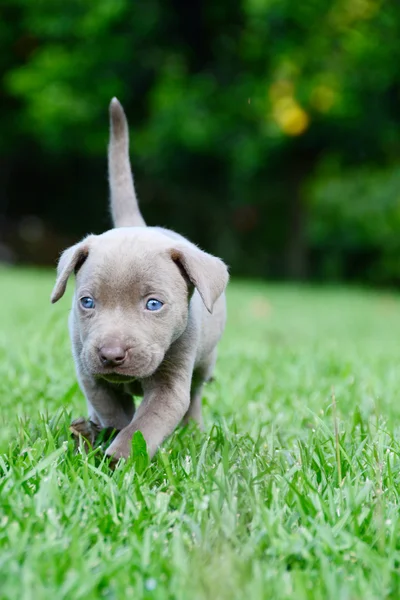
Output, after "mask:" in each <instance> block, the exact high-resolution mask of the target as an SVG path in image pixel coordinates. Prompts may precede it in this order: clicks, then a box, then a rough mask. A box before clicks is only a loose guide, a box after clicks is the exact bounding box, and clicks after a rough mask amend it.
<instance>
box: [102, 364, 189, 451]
mask: <svg viewBox="0 0 400 600" xmlns="http://www.w3.org/2000/svg"><path fill="white" fill-rule="evenodd" d="M190 379H191V375H189V374H188V373H185V374H183V375H182V374H180V375H179V374H178V375H176V376H175V377H174V378H173V379H172V380H166V379H165V377H163V376H154V377H152V378H151V380H148V381H146V382H143V392H144V395H143V401H142V403H141V405H140V406H139V408H138V410H137V412H136V414H135V416H134V418H133V419H132V422H131V423H130V424H129V425H128V426H127V427H125V429H123V430H122V431H120V433H119V434H118V435H117V437H116V438H115V440H114V441H113V443H112V444H111V445H110V446H109V448H108V449H107V454H108V455H109V456H113V457H114V459H119V458H127V457H128V456H129V454H130V451H131V441H132V436H133V434H134V433H135V432H136V431H140V432H141V433H142V434H143V437H144V439H145V440H146V443H147V451H148V453H149V455H150V457H152V456H153V455H154V454H155V452H156V450H157V448H158V447H159V446H160V444H161V443H162V442H163V441H164V440H165V439H166V438H167V437H168V436H169V435H170V434H171V433H172V432H173V431H174V430H175V429H176V427H177V426H178V424H179V422H180V421H181V419H182V418H183V416H184V415H185V413H186V412H187V410H188V408H189V404H190Z"/></svg>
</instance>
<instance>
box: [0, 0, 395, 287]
mask: <svg viewBox="0 0 400 600" xmlns="http://www.w3.org/2000/svg"><path fill="white" fill-rule="evenodd" d="M2 10H3V12H4V14H5V17H6V19H3V20H2V23H1V24H0V33H1V34H2V35H0V55H1V58H0V68H1V70H2V72H3V77H2V80H3V84H4V96H3V99H2V102H3V104H4V110H2V112H1V115H0V119H1V127H2V132H3V135H2V139H1V141H0V151H1V152H2V153H3V155H6V156H8V157H9V156H10V154H11V156H14V155H15V156H16V157H17V158H16V159H15V161H16V164H18V165H20V162H19V161H18V160H17V159H18V157H21V156H22V157H24V158H23V160H24V161H26V163H27V165H29V168H30V169H32V155H31V154H30V153H29V156H27V149H26V144H27V143H28V142H29V144H33V147H34V148H39V150H40V153H39V154H38V155H37V156H36V157H35V158H34V160H35V163H34V167H35V171H36V172H37V173H38V183H37V185H40V184H41V182H42V181H43V180H44V179H45V178H46V174H47V171H48V168H49V167H48V165H49V163H50V164H51V166H53V161H54V160H55V157H57V155H60V154H61V155H62V156H63V158H62V161H63V163H62V164H63V165H64V166H63V167H62V168H61V169H60V166H59V164H60V163H58V165H57V166H58V168H59V169H60V171H59V172H58V174H57V180H60V179H61V180H62V181H63V183H64V185H63V186H61V187H62V188H63V190H64V193H65V195H66V198H68V199H70V201H71V202H72V204H71V209H73V208H74V207H75V210H78V209H79V210H80V213H81V215H82V220H83V223H84V224H85V226H86V219H85V214H89V213H93V212H95V210H94V209H96V212H99V208H98V207H99V204H98V202H97V200H96V199H95V198H96V196H98V194H99V193H101V192H100V189H102V188H100V187H99V184H95V183H93V181H94V180H96V181H101V182H102V181H103V179H104V163H100V162H97V161H99V159H98V158H97V157H101V158H102V159H103V160H104V156H105V148H106V142H107V121H106V119H107V115H106V107H107V105H108V102H109V100H110V98H111V97H112V96H113V95H117V96H118V97H120V99H121V100H122V102H123V103H124V105H125V106H126V109H127V112H128V115H129V118H130V123H131V127H132V154H133V158H134V170H135V173H136V174H137V181H138V185H139V191H140V189H143V190H144V192H143V198H144V200H145V201H146V200H147V201H148V206H147V208H146V207H144V212H145V214H146V216H147V217H148V219H149V221H150V222H152V223H153V222H154V223H155V222H160V219H161V221H162V222H163V224H167V225H171V226H173V227H177V226H179V225H182V227H181V230H183V231H186V232H187V233H188V234H191V235H192V237H193V238H194V239H195V240H196V241H198V242H200V243H201V244H203V245H204V246H207V248H209V249H210V250H212V251H214V252H218V253H220V254H222V255H223V256H224V257H225V258H226V259H227V260H228V262H230V263H231V264H232V266H233V267H234V268H236V270H237V271H240V272H246V271H247V272H255V273H258V274H262V275H282V274H284V275H292V276H301V275H305V274H307V265H306V262H307V255H308V253H307V251H308V250H311V251H312V252H313V251H316V250H318V252H319V257H320V258H321V257H322V263H323V265H324V264H325V259H327V260H328V262H329V261H330V262H335V261H336V262H337V259H336V257H335V256H334V253H333V251H332V249H331V247H330V244H329V242H328V240H324V239H322V237H319V239H318V244H315V240H314V238H313V237H310V236H309V235H308V232H309V230H310V228H309V227H308V226H307V219H308V217H310V223H311V224H312V223H313V222H314V221H315V220H318V218H319V217H318V211H317V213H315V214H314V212H313V211H314V206H315V204H314V202H313V198H312V196H310V194H309V190H310V189H311V188H312V187H313V183H314V178H315V176H316V175H315V174H316V173H317V174H319V173H321V172H322V170H323V169H322V167H323V165H324V164H326V163H327V162H328V163H329V162H331V161H334V162H335V164H336V165H337V167H338V169H337V172H336V173H335V177H336V178H337V181H338V185H339V186H341V187H342V186H343V187H345V188H346V192H345V195H346V194H348V196H346V197H348V203H349V204H358V205H359V206H360V211H359V214H360V215H361V214H362V213H363V212H364V213H365V215H366V217H365V218H366V219H367V218H368V217H369V215H370V210H369V209H368V207H367V206H365V207H364V205H363V198H364V197H365V198H366V196H363V198H359V197H358V195H357V194H358V187H357V185H349V184H348V182H349V181H351V180H352V179H353V178H355V179H357V180H358V181H360V182H361V178H362V179H363V181H362V183H360V185H361V186H362V187H363V188H365V187H366V186H369V185H371V186H372V188H374V182H373V181H372V180H371V178H370V177H369V176H368V171H369V169H372V170H374V171H376V170H379V172H380V173H381V177H382V179H383V180H384V179H385V177H386V176H385V173H387V174H388V175H389V176H390V173H392V172H393V171H394V170H395V169H396V168H397V165H398V157H399V153H400V142H399V140H400V125H399V123H400V109H399V107H400V103H399V98H400V79H399V70H398V64H399V63H400V45H399V43H398V40H399V37H400V25H399V24H400V5H399V3H397V2H379V1H378V0H329V1H328V2H326V1H325V0H313V1H310V0H309V1H307V2H297V3H296V2H292V1H289V0H279V1H278V0H274V1H270V0H241V1H240V2H238V3H235V6H234V7H232V4H231V3H228V2H226V0H218V2H216V3H215V2H214V3H210V2H206V3H200V2H197V1H196V2H195V3H193V4H191V5H190V6H189V5H187V4H186V3H184V2H183V1H182V0H168V1H166V2H165V1H164V2H161V1H160V0H148V1H146V2H139V3H132V2H129V0H115V1H113V2H109V1H108V0H98V1H97V2H94V3H93V2H89V1H87V0H79V1H78V0H71V2H68V3H63V4H61V3H60V2H54V1H53V0H42V1H41V2H39V3H37V2H36V3H35V2H28V1H27V0H5V1H4V2H3V8H2ZM42 153H43V154H42ZM77 157H79V161H80V162H79V164H80V165H82V167H81V168H80V169H79V172H77V169H76V166H75V163H74V162H73V161H74V160H76V158H77ZM70 161H71V162H70ZM93 164H95V165H96V170H95V175H96V176H95V177H93V176H88V181H86V179H85V177H84V175H83V173H84V172H85V167H86V169H88V168H89V166H92V165H93ZM26 168H28V167H26ZM11 171H12V169H11ZM93 173H94V172H93ZM10 177H11V175H10ZM71 181H72V183H71ZM317 183H318V188H319V189H320V192H318V193H319V195H320V196H321V197H322V196H323V197H327V196H329V195H330V194H331V190H332V182H331V176H330V175H329V176H327V179H326V180H324V179H321V178H319V179H318V182H317ZM10 185H11V184H10ZM15 185H16V184H15ZM42 185H43V184H42ZM322 188H325V189H322ZM372 188H371V190H370V192H369V193H368V194H367V196H368V197H370V198H372V197H374V200H373V201H374V202H375V203H376V208H375V209H374V210H375V211H376V212H378V211H380V210H381V209H382V212H385V210H386V206H389V205H391V206H392V205H394V203H395V202H396V201H397V200H396V198H397V195H396V192H395V191H393V188H391V187H390V186H385V190H386V194H387V195H385V197H384V200H383V202H382V206H381V205H380V204H379V207H378V203H379V202H380V198H381V197H382V194H374V192H373V190H372ZM374 189H375V188H374ZM79 190H82V191H79ZM14 193H15V196H16V199H17V200H16V201H14V204H17V203H18V198H19V197H20V195H21V191H20V190H19V189H18V190H17V189H16V191H15V192H14ZM103 194H104V197H105V190H104V191H103ZM87 198H89V200H87ZM188 198H191V200H192V201H191V202H190V203H189V202H188V200H187V199H188ZM83 199H85V202H84V201H83ZM92 199H93V200H92ZM10 202H12V200H10ZM37 202H39V203H41V204H40V207H39V209H38V208H36V210H39V212H40V213H41V214H43V215H44V217H45V218H49V219H50V220H51V219H53V221H54V217H53V216H52V209H51V207H52V204H53V194H52V190H51V186H50V189H49V190H46V191H45V193H43V194H42V195H41V199H40V200H37ZM365 202H369V200H365ZM165 206H168V207H169V210H167V209H166V208H165ZM32 209H33V210H35V207H34V206H33V207H32ZM183 213H184V216H182V214H183ZM338 213H339V214H340V215H343V219H342V220H341V221H340V228H341V229H342V230H343V231H345V237H349V238H352V239H353V240H355V239H356V238H357V239H358V246H357V252H358V253H361V254H364V255H367V254H368V255H369V256H370V258H369V260H368V264H367V265H366V268H365V269H363V270H362V274H363V276H364V277H366V278H368V277H372V279H374V280H377V279H378V280H380V281H386V282H391V281H393V280H397V279H398V278H399V277H400V267H399V265H398V264H397V261H395V260H392V259H391V258H390V259H387V258H386V257H387V256H389V255H392V250H391V249H387V248H386V244H388V245H389V246H390V240H389V239H388V238H387V236H380V237H379V236H378V237H379V240H378V239H372V238H371V237H368V236H364V237H362V236H361V237H360V236H358V233H357V232H354V231H353V230H352V225H351V222H350V220H349V219H348V218H347V217H346V216H345V213H346V208H343V210H342V208H340V209H339V211H338ZM201 214H203V217H202V216H201ZM204 214H206V215H208V217H209V218H208V221H207V223H204V220H205V217H204ZM390 215H391V211H390V210H388V212H387V213H386V217H385V218H386V219H387V220H388V219H390ZM210 221H212V223H210ZM100 223H103V221H100V218H99V220H98V221H96V222H94V224H93V226H94V227H95V226H96V225H98V226H99V228H100ZM69 227H71V226H69ZM362 227H363V228H371V227H372V224H371V223H364V224H363V225H362ZM75 229H76V230H77V229H78V228H77V227H76V228H75ZM393 229H395V230H396V232H399V227H398V224H397V221H396V227H394V225H393ZM68 233H76V231H71V232H70V231H68ZM338 251H339V249H338ZM340 251H341V252H342V256H341V263H343V264H345V263H346V262H347V261H348V260H350V261H351V260H352V255H351V254H348V253H347V252H345V245H341V246H340ZM382 257H384V258H382ZM354 268H356V269H357V265H355V267H354ZM326 270H327V269H326V268H325V266H322V267H321V271H322V273H324V274H325V275H326V274H327V273H326ZM328 270H329V269H328ZM337 271H340V268H338V269H337ZM341 271H342V273H345V271H346V270H345V269H343V268H342V269H341ZM378 272H379V274H377V273H378ZM371 273H372V275H371ZM308 274H311V275H313V274H315V273H314V272H313V270H312V265H311V266H310V267H309V269H308Z"/></svg>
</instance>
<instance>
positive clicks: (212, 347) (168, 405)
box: [51, 98, 228, 460]
mask: <svg viewBox="0 0 400 600" xmlns="http://www.w3.org/2000/svg"><path fill="white" fill-rule="evenodd" d="M108 169H109V182H110V195H111V213H112V218H113V223H114V227H115V228H114V229H111V230H110V231H107V232H106V233H103V234H101V235H89V236H88V237H86V238H85V239H83V240H82V241H81V242H79V243H78V244H76V245H75V246H72V247H71V248H68V249H67V250H65V251H64V252H63V254H62V255H61V258H60V261H59V264H58V268H57V280H56V283H55V286H54V289H53V292H52V296H51V301H52V302H57V301H58V300H59V299H60V298H61V297H62V296H63V294H64V292H65V289H66V286H67V281H68V278H69V277H70V275H71V274H72V273H73V272H74V273H75V275H76V288H75V293H74V298H73V303H72V310H71V313H70V318H69V330H70V336H71V341H72V353H73V357H74V361H75V365H76V372H77V377H78V381H79V385H80V387H81V389H82V392H83V393H84V395H85V397H86V400H87V406H88V412H89V419H90V421H92V423H93V424H94V426H95V428H96V429H97V430H101V429H108V428H114V429H115V430H117V431H118V432H119V433H118V434H117V436H116V437H115V439H114V441H113V442H112V443H111V445H110V446H109V447H108V449H107V454H108V455H110V456H112V457H114V460H118V459H119V458H121V457H124V458H126V457H128V456H129V454H130V450H131V440H132V436H133V434H134V433H135V432H136V431H141V433H142V434H143V436H144V439H145V440H146V443H147V449H148V452H149V455H150V456H153V455H154V453H155V452H156V450H157V448H158V447H159V445H160V444H161V443H162V442H163V440H165V438H166V437H167V436H169V435H170V434H171V433H172V432H173V431H174V429H175V428H176V427H177V425H178V424H179V423H180V421H181V420H182V419H184V421H187V420H188V419H189V418H193V419H194V420H195V421H197V423H198V424H199V425H200V426H201V425H202V414H201V396H202V387H203V384H204V383H205V382H206V381H207V380H208V379H209V378H210V377H211V375H212V372H213V369H214V364H215V359H216V346H217V343H218V341H219V339H220V337H221V335H222V332H223V330H224V326H225V318H226V308H225V296H224V290H225V288H226V285H227V283H228V270H227V267H226V266H225V264H224V263H223V262H222V261H221V260H220V259H219V258H216V257H215V256H211V255H210V254H207V253H206V252H203V251H202V250H200V249H199V248H197V247H196V246H195V245H194V244H192V243H190V242H189V241H187V240H186V239H185V238H183V237H182V236H180V235H179V234H177V233H174V232H173V231H169V230H167V229H162V228H158V227H146V224H145V222H144V220H143V217H142V215H141V213H140V210H139V206H138V202H137V198H136V194H135V189H134V184H133V178H132V173H131V167H130V161H129V133H128V123H127V120H126V117H125V113H124V111H123V108H122V106H121V104H120V103H119V102H118V100H117V99H116V98H113V100H112V101H111V104H110V143H109V150H108ZM135 395H143V400H142V402H141V404H140V406H139V408H138V410H137V411H136V412H135V405H134V400H133V396H135Z"/></svg>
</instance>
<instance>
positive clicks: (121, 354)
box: [52, 228, 227, 382]
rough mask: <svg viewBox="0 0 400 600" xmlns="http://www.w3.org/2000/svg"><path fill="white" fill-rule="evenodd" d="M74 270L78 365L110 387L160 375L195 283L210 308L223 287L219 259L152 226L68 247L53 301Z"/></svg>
mask: <svg viewBox="0 0 400 600" xmlns="http://www.w3.org/2000/svg"><path fill="white" fill-rule="evenodd" d="M73 270H75V271H76V289H75V294H74V301H73V302H74V304H73V311H74V321H75V325H76V330H77V333H76V335H77V337H78V340H77V344H76V346H77V347H78V351H79V359H80V361H81V364H82V367H83V368H84V369H85V370H86V371H87V372H89V373H90V374H92V375H94V376H95V377H103V378H105V379H108V380H109V381H114V382H120V381H129V380H131V379H135V378H138V379H142V378H145V377H149V376H151V375H152V374H153V373H154V372H155V371H156V370H157V369H158V367H159V366H160V364H161V363H162V362H163V359H164V357H165V354H166V352H167V351H168V349H169V348H170V346H171V344H173V342H174V341H176V340H177V339H178V338H179V337H180V336H181V335H182V334H183V332H184V331H185V329H186V327H187V323H188V313H189V301H190V294H191V290H192V289H193V287H192V284H193V285H194V286H196V287H197V288H198V289H199V292H200V294H201V295H202V297H203V301H204V303H205V304H206V306H207V308H208V309H209V310H212V304H213V303H214V301H215V300H216V299H217V297H218V296H219V295H220V294H221V293H222V291H223V289H224V288H225V285H226V282H227V271H226V267H225V265H223V263H222V262H221V261H220V260H219V259H217V258H215V257H212V256H210V255H208V254H206V253H204V252H202V251H200V250H198V249H197V248H195V247H194V246H191V245H189V244H188V245H186V244H179V243H178V244H174V240H171V239H169V238H168V237H166V236H165V235H163V234H161V233H158V232H156V231H155V230H151V229H149V228H121V229H114V230H111V231H109V232H107V233H105V234H103V235H100V236H90V237H89V238H86V240H84V241H83V242H81V243H80V244H77V245H76V246H74V247H72V248H70V249H68V250H67V251H66V252H65V253H64V254H63V256H62V257H61V259H60V264H59V269H58V279H57V282H56V286H55V288H54V291H53V296H52V300H53V301H54V302H55V301H57V300H58V299H59V298H60V297H61V296H62V294H63V292H64V290H65V286H66V283H67V279H68V276H69V274H70V273H71V272H72V271H73ZM213 271H215V273H214V275H213ZM207 279H209V280H208V281H207ZM212 282H213V283H212ZM204 286H205V287H204ZM203 288H204V289H203Z"/></svg>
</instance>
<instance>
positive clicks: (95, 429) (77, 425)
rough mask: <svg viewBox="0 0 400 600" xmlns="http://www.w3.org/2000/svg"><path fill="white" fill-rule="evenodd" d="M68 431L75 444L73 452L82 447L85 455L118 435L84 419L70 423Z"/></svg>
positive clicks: (80, 418)
mask: <svg viewBox="0 0 400 600" xmlns="http://www.w3.org/2000/svg"><path fill="white" fill-rule="evenodd" d="M69 430H70V432H71V434H72V438H73V440H74V442H75V451H78V449H79V448H81V447H83V448H84V450H85V452H86V453H88V452H89V451H90V450H92V449H93V448H95V447H97V446H101V445H103V444H106V443H107V442H109V441H110V440H112V439H113V437H115V436H116V435H117V433H118V431H116V430H115V429H113V428H111V427H107V428H106V429H102V427H101V426H100V425H99V424H98V423H94V422H93V421H90V420H89V419H85V418H84V417H79V419H75V421H72V423H71V425H70V427H69Z"/></svg>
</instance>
